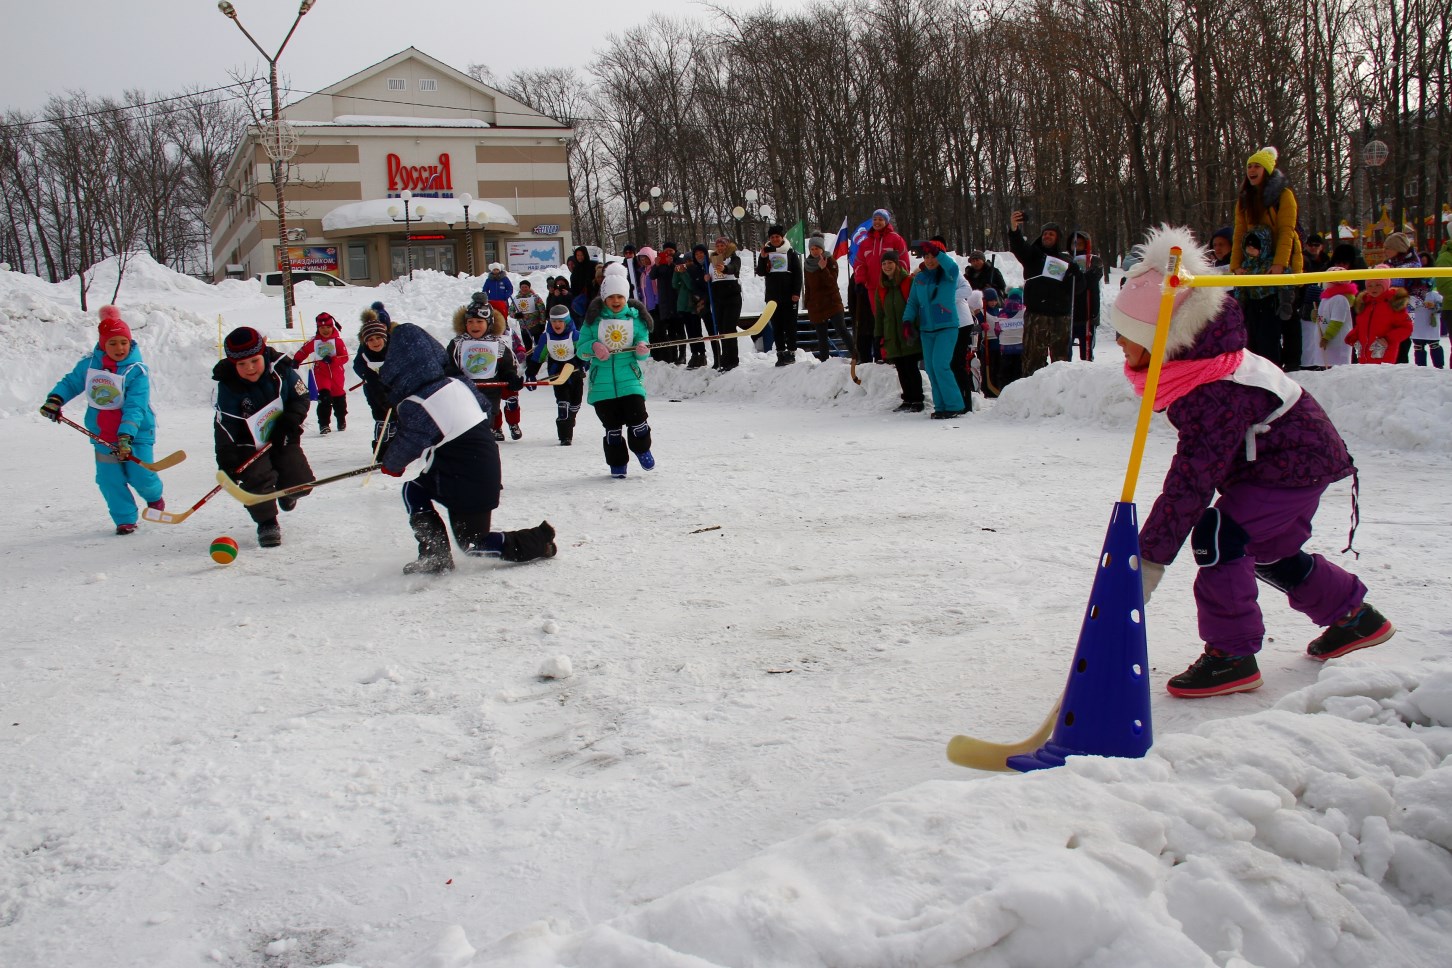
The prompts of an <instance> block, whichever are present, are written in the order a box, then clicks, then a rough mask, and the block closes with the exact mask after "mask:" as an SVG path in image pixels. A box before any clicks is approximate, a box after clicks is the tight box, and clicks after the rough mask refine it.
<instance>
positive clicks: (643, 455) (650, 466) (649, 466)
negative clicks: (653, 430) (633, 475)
mask: <svg viewBox="0 0 1452 968" xmlns="http://www.w3.org/2000/svg"><path fill="white" fill-rule="evenodd" d="M635 459H636V460H638V461H640V466H641V468H642V469H644V470H648V471H650V470H655V458H654V457H652V456H651V453H650V451H648V450H643V451H641V452H640V453H638V454H636V455H635Z"/></svg>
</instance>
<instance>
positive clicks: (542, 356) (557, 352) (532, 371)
mask: <svg viewBox="0 0 1452 968" xmlns="http://www.w3.org/2000/svg"><path fill="white" fill-rule="evenodd" d="M579 337H580V331H579V330H577V329H576V328H575V323H574V321H573V320H572V319H571V318H570V310H569V308H568V307H566V306H556V307H555V308H554V309H551V310H550V321H549V324H548V325H546V326H545V328H544V331H543V332H542V333H540V337H539V341H538V342H536V343H535V344H534V351H533V352H531V353H530V355H529V367H528V370H527V375H528V377H529V379H530V381H531V382H533V381H534V380H535V378H536V377H537V376H538V374H539V368H540V364H541V362H543V363H544V365H545V367H546V370H545V372H547V373H548V374H549V375H550V377H551V378H554V377H555V376H557V375H558V374H559V372H560V370H562V369H564V366H565V364H566V363H568V362H569V361H571V360H573V359H575V355H576V352H577V351H576V348H575V341H576V340H577V339H579ZM588 366H589V364H587V363H586V362H585V361H584V360H581V361H580V366H579V367H578V368H577V369H576V370H575V372H574V373H571V374H570V378H569V379H568V380H566V381H565V382H564V383H561V384H560V385H559V386H557V387H555V388H554V391H555V429H556V430H557V431H559V436H560V446H561V447H568V446H570V444H572V443H574V441H575V417H576V416H577V415H578V414H579V412H580V401H581V400H582V399H584V396H585V370H586V369H587V368H588ZM530 389H531V390H532V389H534V388H533V387H530Z"/></svg>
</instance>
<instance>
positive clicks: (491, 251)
mask: <svg viewBox="0 0 1452 968" xmlns="http://www.w3.org/2000/svg"><path fill="white" fill-rule="evenodd" d="M498 261H499V240H498V239H485V240H484V264H485V265H486V266H487V265H488V264H489V263H491V262H498Z"/></svg>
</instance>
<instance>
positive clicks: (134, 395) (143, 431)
mask: <svg viewBox="0 0 1452 968" xmlns="http://www.w3.org/2000/svg"><path fill="white" fill-rule="evenodd" d="M97 329H98V339H97V341H96V348H95V349H94V350H92V351H91V353H90V355H89V356H86V357H84V358H83V359H82V360H81V361H80V362H79V363H77V364H76V365H75V368H74V369H72V370H71V372H69V373H67V374H66V375H65V376H64V377H63V378H62V379H61V381H60V382H59V383H57V384H56V385H55V388H54V389H53V390H51V391H50V395H49V396H47V397H46V398H45V405H44V406H43V407H41V408H40V412H41V413H42V414H43V415H44V416H45V417H47V418H48V419H50V420H54V421H57V422H59V418H60V412H61V407H62V406H64V405H65V404H66V402H67V401H69V400H71V399H72V398H73V397H76V396H79V395H80V394H82V393H84V394H85V395H86V403H87V404H88V406H87V407H86V418H85V423H86V427H87V428H88V429H89V430H90V431H91V433H93V434H96V435H98V436H100V437H101V438H102V439H103V440H105V441H106V443H105V444H98V443H94V442H93V443H92V446H93V447H94V448H95V451H96V486H97V487H99V488H100V489H101V496H102V497H104V498H105V499H106V508H107V510H109V511H110V512H111V520H112V521H113V522H115V524H116V533H117V534H121V535H126V534H131V533H132V532H134V531H135V530H136V500H135V499H134V498H133V497H132V496H131V491H132V490H135V491H136V493H137V494H139V495H141V500H143V501H145V502H146V506H147V507H150V508H156V509H157V510H163V509H165V507H166V502H165V501H164V500H162V496H161V478H160V477H157V476H156V472H155V471H149V470H147V469H146V468H145V467H142V466H141V465H140V464H138V463H136V461H133V460H130V457H132V456H133V455H134V456H135V457H136V458H137V460H144V461H147V462H148V463H149V462H150V461H151V457H152V446H153V445H154V444H155V443H156V414H154V413H153V412H152V410H151V374H150V372H149V371H148V370H147V368H146V364H145V363H144V362H142V359H141V347H139V346H137V345H136V343H135V342H134V341H133V340H132V339H131V327H130V326H127V325H126V321H125V320H123V319H122V318H121V310H119V309H117V308H116V307H115V306H103V307H101V323H100V325H99V326H98V327H97Z"/></svg>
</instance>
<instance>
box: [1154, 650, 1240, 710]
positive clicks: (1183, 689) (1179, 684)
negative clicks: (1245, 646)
mask: <svg viewBox="0 0 1452 968" xmlns="http://www.w3.org/2000/svg"><path fill="white" fill-rule="evenodd" d="M1260 681H1261V680H1260V667H1259V666H1257V665H1256V664H1255V656H1253V655H1226V654H1225V653H1223V652H1220V651H1218V650H1216V649H1206V650H1205V652H1204V654H1203V655H1201V656H1200V658H1198V659H1196V660H1195V661H1194V662H1193V663H1191V665H1190V668H1188V669H1186V670H1185V671H1184V672H1182V673H1180V674H1179V675H1177V676H1175V677H1174V678H1173V679H1171V680H1170V681H1169V683H1168V684H1167V685H1166V688H1167V689H1168V690H1169V692H1170V695H1172V696H1180V697H1182V698H1186V699H1197V698H1200V697H1202V696H1223V695H1225V694H1226V693H1230V692H1250V691H1251V690H1252V689H1259V688H1260Z"/></svg>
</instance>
